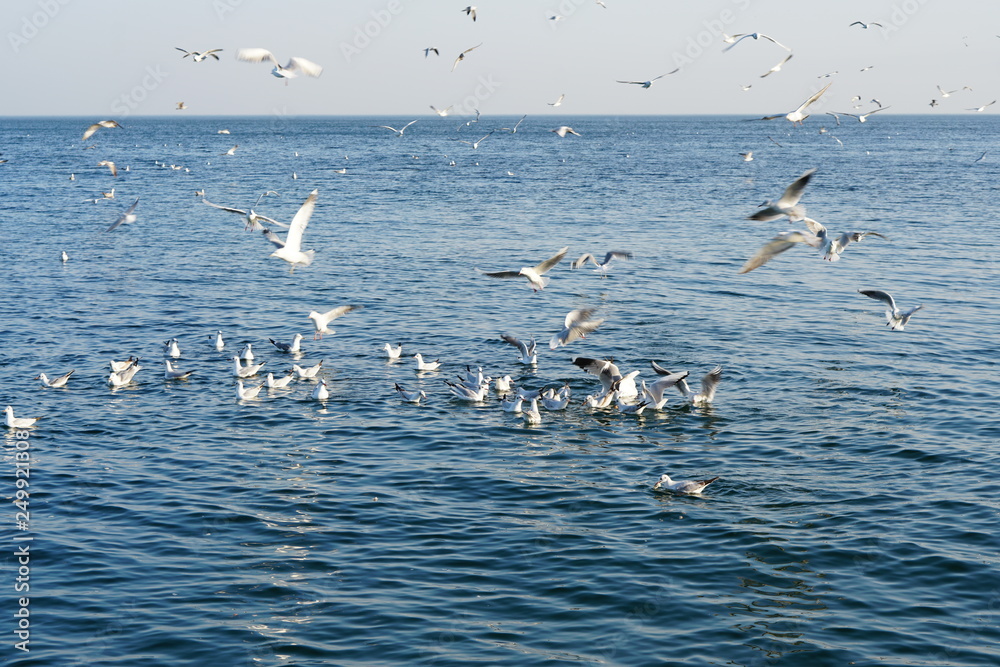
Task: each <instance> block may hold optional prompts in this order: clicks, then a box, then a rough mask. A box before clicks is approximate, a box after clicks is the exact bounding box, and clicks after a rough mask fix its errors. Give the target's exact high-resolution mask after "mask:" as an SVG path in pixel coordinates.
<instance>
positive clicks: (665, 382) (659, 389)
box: [642, 371, 688, 410]
mask: <svg viewBox="0 0 1000 667" xmlns="http://www.w3.org/2000/svg"><path fill="white" fill-rule="evenodd" d="M687 376H688V372H687V371H684V372H683V373H671V374H669V375H664V376H663V377H661V378H657V379H656V380H654V381H653V382H652V383H651V384H649V385H647V384H646V381H645V380H643V381H642V400H643V401H645V402H646V403H648V404H649V406H650V408H652V409H653V410H662V409H663V406H664V405H666V404H667V400H668V399H667V397H666V396H664V395H663V394H664V393H665V392H666V390H667V389H669V388H670V387H674V386H676V385H677V383H678V382H680V381H681V380H683V379H684V378H686V377H687Z"/></svg>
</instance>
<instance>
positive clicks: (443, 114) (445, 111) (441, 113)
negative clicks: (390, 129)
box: [381, 104, 451, 129]
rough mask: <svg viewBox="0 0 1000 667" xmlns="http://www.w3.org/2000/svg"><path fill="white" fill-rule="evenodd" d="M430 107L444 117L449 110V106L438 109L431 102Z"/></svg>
mask: <svg viewBox="0 0 1000 667" xmlns="http://www.w3.org/2000/svg"><path fill="white" fill-rule="evenodd" d="M430 107H431V110H433V111H434V113H436V114H437V115H439V116H441V117H442V118H444V117H445V116H447V115H448V112H449V111H451V107H445V108H444V109H438V108H437V107H435V106H434V105H433V104H432V105H430ZM414 122H416V121H414ZM381 127H385V125H382V126H381ZM404 129H405V128H404Z"/></svg>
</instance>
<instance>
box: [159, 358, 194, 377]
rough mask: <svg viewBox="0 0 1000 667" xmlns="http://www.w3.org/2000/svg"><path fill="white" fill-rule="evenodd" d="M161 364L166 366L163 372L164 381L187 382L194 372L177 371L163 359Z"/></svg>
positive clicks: (167, 360)
mask: <svg viewBox="0 0 1000 667" xmlns="http://www.w3.org/2000/svg"><path fill="white" fill-rule="evenodd" d="M163 363H165V364H166V365H167V367H166V369H165V370H164V371H163V379H165V380H187V379H188V378H189V377H191V375H192V374H193V373H194V371H179V370H177V369H176V368H174V367H173V365H172V364H171V363H170V360H169V359H164V360H163Z"/></svg>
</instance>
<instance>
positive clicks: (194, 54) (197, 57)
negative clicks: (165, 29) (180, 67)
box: [174, 46, 222, 63]
mask: <svg viewBox="0 0 1000 667" xmlns="http://www.w3.org/2000/svg"><path fill="white" fill-rule="evenodd" d="M174 48H175V49H177V50H178V51H181V52H183V53H184V55H183V56H181V60H183V59H184V58H187V57H188V56H191V60H192V61H194V62H196V63H200V62H201V61H202V60H205V59H206V58H208V57H212V58H215V59H216V60H218V59H219V56H217V55H215V54H216V53H219V52H220V51H222V49H209V50H208V51H188V50H187V49H182V48H181V47H179V46H175V47H174Z"/></svg>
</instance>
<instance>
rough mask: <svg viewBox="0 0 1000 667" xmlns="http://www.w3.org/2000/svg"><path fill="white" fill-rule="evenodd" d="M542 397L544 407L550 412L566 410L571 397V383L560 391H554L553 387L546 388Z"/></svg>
mask: <svg viewBox="0 0 1000 667" xmlns="http://www.w3.org/2000/svg"><path fill="white" fill-rule="evenodd" d="M540 398H541V401H542V407H543V408H545V409H546V410H549V411H550V412H556V411H559V410H565V409H566V406H568V405H569V399H570V390H569V385H568V384H566V385H563V386H562V388H561V389H560V390H559V391H558V392H556V391H553V390H552V389H551V388H550V389H546V390H545V391H544V392H543V393H542V395H541V396H540Z"/></svg>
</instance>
